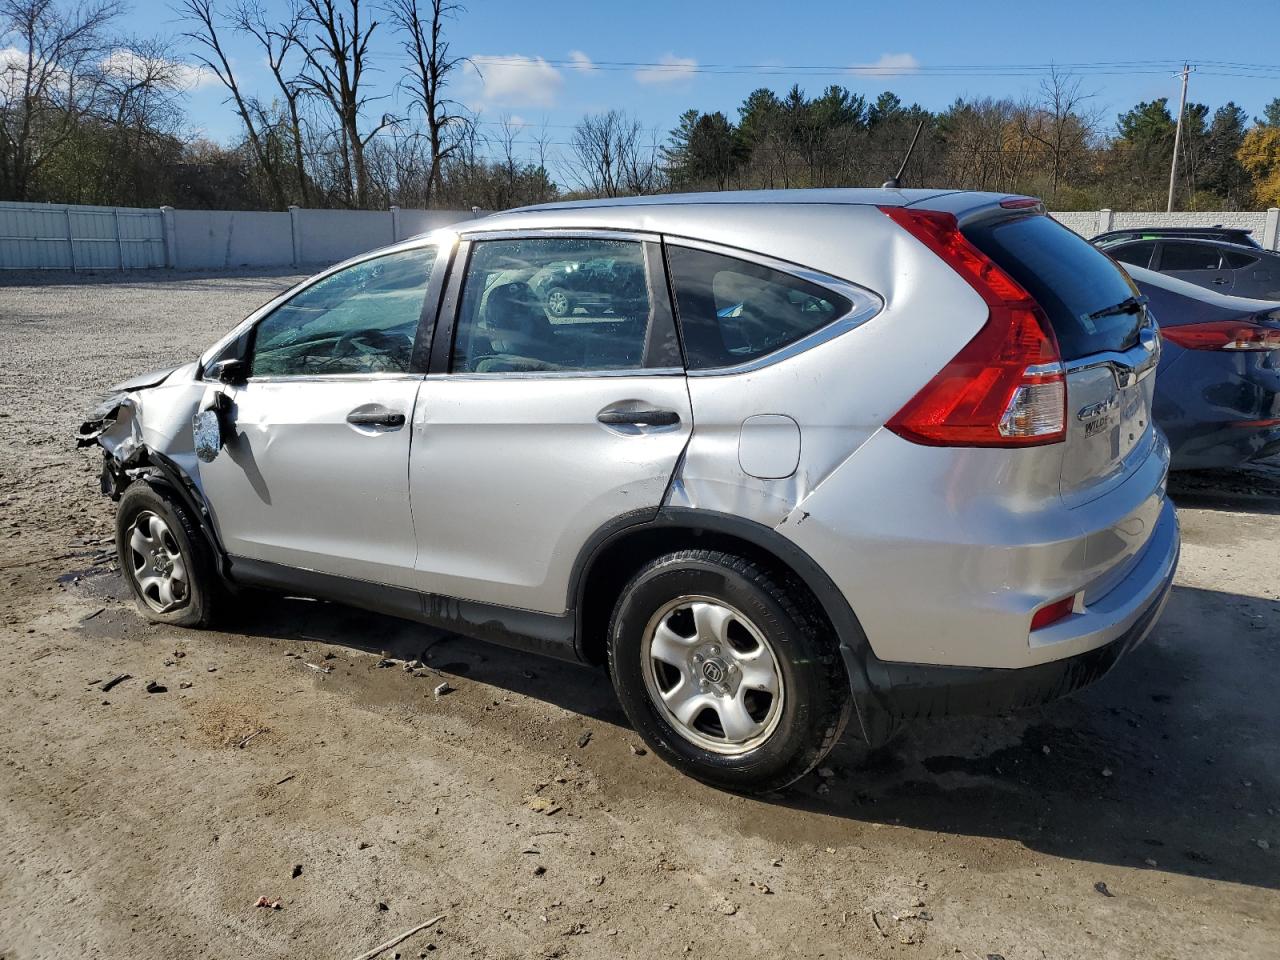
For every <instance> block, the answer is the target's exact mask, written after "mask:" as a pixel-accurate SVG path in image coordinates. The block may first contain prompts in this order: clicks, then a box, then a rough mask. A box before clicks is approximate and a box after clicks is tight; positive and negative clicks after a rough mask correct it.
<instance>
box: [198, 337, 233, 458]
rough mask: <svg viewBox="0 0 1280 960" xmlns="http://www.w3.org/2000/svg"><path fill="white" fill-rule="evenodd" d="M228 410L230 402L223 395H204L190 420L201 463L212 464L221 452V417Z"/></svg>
mask: <svg viewBox="0 0 1280 960" xmlns="http://www.w3.org/2000/svg"><path fill="white" fill-rule="evenodd" d="M223 362H224V363H227V362H230V361H223ZM230 408H231V400H230V398H229V397H228V396H227V395H226V394H225V393H220V392H219V393H211V394H209V395H206V398H205V400H204V402H203V403H201V404H200V410H199V412H197V413H196V415H195V417H194V418H193V419H192V421H191V433H192V437H193V439H194V441H195V448H196V457H197V458H198V459H199V460H200V462H201V463H212V462H213V461H214V459H215V458H216V457H217V456H218V453H219V451H221V450H222V445H223V442H224V441H223V415H224V414H226V413H227V412H228V411H229V410H230Z"/></svg>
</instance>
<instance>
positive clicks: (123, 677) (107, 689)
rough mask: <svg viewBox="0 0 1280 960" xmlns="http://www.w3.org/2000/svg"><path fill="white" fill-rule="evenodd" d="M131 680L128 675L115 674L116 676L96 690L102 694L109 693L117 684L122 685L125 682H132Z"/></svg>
mask: <svg viewBox="0 0 1280 960" xmlns="http://www.w3.org/2000/svg"><path fill="white" fill-rule="evenodd" d="M132 679H133V677H131V676H129V674H127V673H121V674H117V675H116V676H114V677H112V678H111V679H110V680H108V681H107V682H106V683H104V684H103V685H102V686H100V687H99V688H98V689H99V690H101V691H102V692H103V693H109V692H110V691H111V688H112V687H114V686H116V685H117V684H121V683H124V682H125V681H126V680H132Z"/></svg>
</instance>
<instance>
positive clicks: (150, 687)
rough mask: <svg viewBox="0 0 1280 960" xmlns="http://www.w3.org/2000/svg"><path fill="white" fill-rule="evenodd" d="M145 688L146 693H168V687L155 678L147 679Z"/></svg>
mask: <svg viewBox="0 0 1280 960" xmlns="http://www.w3.org/2000/svg"><path fill="white" fill-rule="evenodd" d="M146 690H147V693H168V692H169V688H168V687H166V686H165V685H164V684H163V683H160V682H158V681H156V680H148V681H147V687H146Z"/></svg>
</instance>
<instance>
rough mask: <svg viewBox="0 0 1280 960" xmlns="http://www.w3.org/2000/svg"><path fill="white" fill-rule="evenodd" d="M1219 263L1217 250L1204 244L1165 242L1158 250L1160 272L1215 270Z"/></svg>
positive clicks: (1220, 261)
mask: <svg viewBox="0 0 1280 960" xmlns="http://www.w3.org/2000/svg"><path fill="white" fill-rule="evenodd" d="M1221 263H1222V260H1221V258H1220V257H1219V256H1218V248H1217V247H1211V246H1209V245H1208V244H1206V243H1179V242H1169V241H1166V242H1165V243H1164V244H1163V245H1162V246H1161V249H1160V269H1161V270H1217V269H1218V267H1219V265H1220V264H1221Z"/></svg>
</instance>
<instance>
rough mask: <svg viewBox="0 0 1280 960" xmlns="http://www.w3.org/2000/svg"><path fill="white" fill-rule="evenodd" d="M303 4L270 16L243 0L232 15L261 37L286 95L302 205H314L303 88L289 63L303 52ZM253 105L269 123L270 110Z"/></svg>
mask: <svg viewBox="0 0 1280 960" xmlns="http://www.w3.org/2000/svg"><path fill="white" fill-rule="evenodd" d="M302 18H303V11H302V7H301V6H299V4H298V2H297V0H290V2H289V5H288V6H287V7H286V8H285V11H284V15H283V16H282V17H281V18H279V19H276V20H270V19H268V17H267V14H266V11H265V10H264V9H263V7H262V4H261V3H260V2H259V0H241V2H240V4H239V6H237V7H236V9H235V12H234V13H233V15H232V23H234V24H235V26H236V28H237V29H239V30H243V31H244V32H245V33H247V34H249V35H250V36H252V37H253V38H254V39H256V40H257V41H258V44H259V45H260V46H261V47H262V49H263V52H264V53H265V54H266V57H267V66H268V67H269V68H270V69H271V75H272V77H274V78H275V81H276V86H277V87H278V88H279V90H280V95H281V96H282V97H284V102H285V109H286V111H287V112H288V115H289V121H288V122H289V140H290V143H291V146H292V148H293V166H294V176H295V177H296V178H297V180H298V195H299V196H300V197H301V199H302V205H303V206H304V207H305V206H310V205H311V189H310V186H309V184H308V177H307V164H306V154H305V151H304V149H303V138H302V119H301V116H300V110H299V103H300V101H301V99H302V95H303V92H304V85H303V81H302V79H301V78H300V77H299V76H298V74H297V73H296V72H295V71H293V70H292V69H290V67H289V66H288V63H289V58H290V54H291V53H294V52H295V51H297V52H298V53H299V54H300V53H301V52H302V47H303V45H302V33H301V31H302ZM252 105H253V107H254V109H255V112H256V113H257V114H258V117H259V119H260V123H261V125H262V126H266V125H268V124H269V120H268V117H267V111H266V110H264V109H263V107H262V105H261V104H260V103H259V102H258V101H257V100H256V99H254V100H253V101H252Z"/></svg>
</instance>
